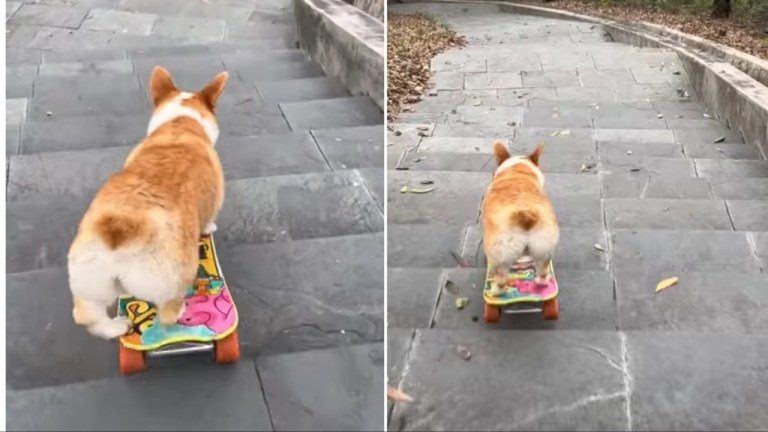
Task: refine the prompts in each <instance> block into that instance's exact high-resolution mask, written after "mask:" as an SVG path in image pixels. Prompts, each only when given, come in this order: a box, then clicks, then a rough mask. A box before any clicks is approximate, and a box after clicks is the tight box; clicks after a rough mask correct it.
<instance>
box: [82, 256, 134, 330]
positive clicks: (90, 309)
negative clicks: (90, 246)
mask: <svg viewBox="0 0 768 432" xmlns="http://www.w3.org/2000/svg"><path fill="white" fill-rule="evenodd" d="M69 285H70V289H71V290H72V301H73V308H72V318H73V319H74V320H75V323H76V324H78V325H81V326H84V327H86V328H87V329H88V331H89V332H90V333H91V334H93V335H94V336H98V337H100V338H102V339H114V338H116V337H118V336H122V335H124V334H126V333H127V332H128V330H129V329H130V327H131V323H130V321H128V319H126V318H124V317H115V318H110V316H109V314H108V313H107V308H109V307H110V305H112V304H113V303H114V301H115V300H116V299H117V296H118V290H117V287H116V285H115V280H114V279H113V278H112V276H111V275H110V274H109V272H108V271H107V270H105V269H104V268H103V266H101V265H100V264H99V263H97V262H90V263H85V264H81V263H70V265H69Z"/></svg>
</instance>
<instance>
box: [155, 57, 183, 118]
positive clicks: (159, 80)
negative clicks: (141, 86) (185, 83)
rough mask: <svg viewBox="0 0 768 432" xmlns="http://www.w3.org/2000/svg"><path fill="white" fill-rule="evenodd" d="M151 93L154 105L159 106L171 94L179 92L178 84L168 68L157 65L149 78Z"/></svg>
mask: <svg viewBox="0 0 768 432" xmlns="http://www.w3.org/2000/svg"><path fill="white" fill-rule="evenodd" d="M149 93H150V96H151V97H152V105H153V106H154V107H155V108H157V106H158V105H160V103H161V102H163V101H164V100H166V99H168V98H169V97H170V96H171V95H174V94H177V93H179V89H178V88H176V84H174V82H173V78H171V74H170V72H168V70H167V69H165V68H164V67H162V66H155V68H154V69H153V70H152V77H151V78H150V79H149Z"/></svg>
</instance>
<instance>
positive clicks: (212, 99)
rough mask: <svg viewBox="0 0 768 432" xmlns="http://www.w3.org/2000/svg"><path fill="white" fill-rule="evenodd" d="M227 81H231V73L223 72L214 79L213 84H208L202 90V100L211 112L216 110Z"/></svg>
mask: <svg viewBox="0 0 768 432" xmlns="http://www.w3.org/2000/svg"><path fill="white" fill-rule="evenodd" d="M227 79H229V73H228V72H227V71H224V72H221V73H219V74H218V75H216V76H215V77H213V79H212V80H211V82H210V83H208V85H207V86H205V88H204V89H202V90H200V93H199V95H200V99H201V100H202V101H203V103H204V104H205V106H207V107H208V109H209V110H211V112H213V110H215V109H216V101H218V100H219V96H221V92H223V91H224V86H225V85H226V84H227Z"/></svg>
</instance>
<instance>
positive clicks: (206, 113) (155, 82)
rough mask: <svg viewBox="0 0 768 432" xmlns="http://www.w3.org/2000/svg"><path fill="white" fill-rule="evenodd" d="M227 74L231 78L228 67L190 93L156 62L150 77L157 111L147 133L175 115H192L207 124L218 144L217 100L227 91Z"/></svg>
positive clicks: (212, 142)
mask: <svg viewBox="0 0 768 432" xmlns="http://www.w3.org/2000/svg"><path fill="white" fill-rule="evenodd" d="M227 78H229V74H228V73H227V72H226V71H225V72H221V73H219V74H218V75H216V76H215V77H214V78H213V80H211V82H210V83H208V85H206V86H205V88H203V89H202V90H200V91H198V92H196V93H189V92H185V91H182V90H179V89H178V88H177V87H176V84H175V83H174V82H173V78H171V74H170V73H169V72H168V71H167V70H166V69H165V68H163V67H161V66H155V69H154V70H153V71H152V77H151V78H150V80H149V93H150V96H151V98H152V106H153V112H152V119H151V120H150V121H149V127H148V130H147V135H149V134H151V133H152V132H153V131H154V130H155V129H157V128H158V127H160V126H161V125H163V124H164V123H167V122H169V121H171V120H173V119H176V118H178V117H191V118H193V119H195V120H197V121H198V122H199V123H200V124H201V125H202V126H203V129H205V133H206V135H208V138H209V139H210V141H211V144H212V145H215V144H216V140H217V139H218V138H219V126H218V124H217V122H216V102H217V101H218V100H219V96H221V93H222V92H223V91H224V86H225V85H226V83H227Z"/></svg>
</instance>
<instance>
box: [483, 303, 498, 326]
mask: <svg viewBox="0 0 768 432" xmlns="http://www.w3.org/2000/svg"><path fill="white" fill-rule="evenodd" d="M500 316H501V308H500V307H498V306H495V305H490V304H488V303H486V304H485V308H484V309H483V318H484V319H485V322H487V323H493V322H496V321H498V320H499V317H500Z"/></svg>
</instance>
